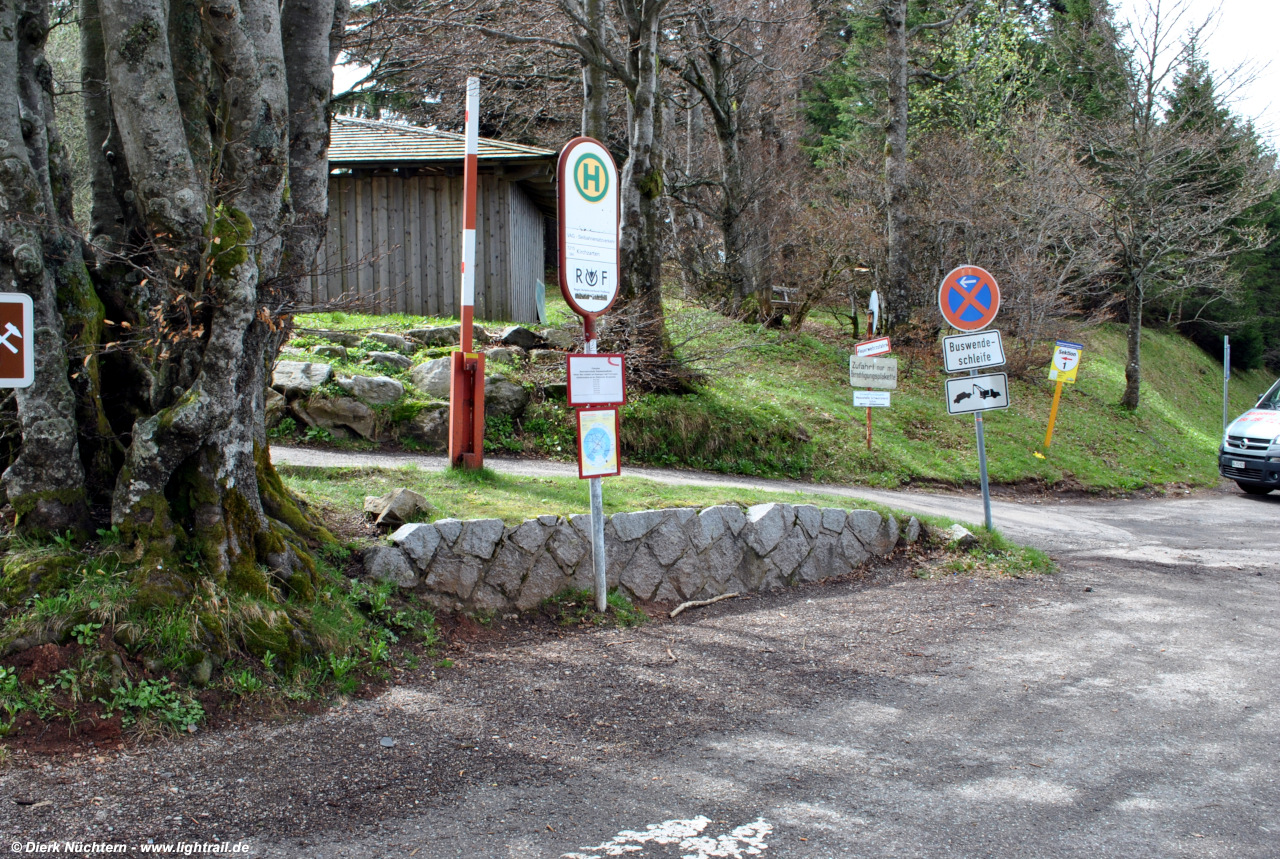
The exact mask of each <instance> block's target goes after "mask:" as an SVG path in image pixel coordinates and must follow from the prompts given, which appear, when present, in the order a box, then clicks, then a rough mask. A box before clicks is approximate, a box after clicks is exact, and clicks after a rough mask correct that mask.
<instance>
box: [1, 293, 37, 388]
mask: <svg viewBox="0 0 1280 859" xmlns="http://www.w3.org/2000/svg"><path fill="white" fill-rule="evenodd" d="M34 320H35V308H34V305H33V304H32V303H31V296H29V295H26V294H24V293H21V292H0V388H27V387H30V386H31V383H32V382H34V381H35V378H36V349H35V343H34V342H33V340H34V339H35V338H34V335H33V333H32V332H33V331H34V330H35V322H34Z"/></svg>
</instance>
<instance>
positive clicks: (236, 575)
mask: <svg viewBox="0 0 1280 859" xmlns="http://www.w3.org/2000/svg"><path fill="white" fill-rule="evenodd" d="M345 12H346V3H345V0H318V2H311V3H301V4H286V5H285V6H284V7H282V6H281V4H279V3H278V2H275V0H212V2H195V0H81V7H80V14H81V22H80V29H81V40H82V50H81V54H82V61H83V62H82V67H83V74H84V81H83V84H84V86H83V91H84V109H85V119H86V127H87V130H88V133H89V135H90V140H89V152H90V154H91V160H92V165H91V166H92V171H93V175H92V180H93V181H92V190H93V212H92V217H91V224H92V227H91V232H92V234H91V235H90V236H88V237H82V236H79V235H77V234H76V232H75V228H74V221H73V219H72V217H71V211H70V205H69V203H65V204H64V201H63V200H61V199H60V196H59V194H60V192H59V189H60V188H65V187H67V186H68V183H66V181H65V177H64V175H63V174H64V173H65V166H64V161H65V157H64V155H63V152H62V146H61V144H60V142H59V141H58V140H57V137H56V130H55V129H56V126H55V124H54V121H53V110H52V100H51V98H50V96H51V87H52V80H51V77H50V75H49V72H48V64H47V63H46V62H45V60H44V52H43V47H44V41H45V37H46V35H47V33H48V0H25V2H22V3H19V4H18V5H17V7H16V8H15V7H13V6H11V5H7V4H6V5H5V6H4V7H3V9H0V16H4V17H5V18H6V20H3V21H0V33H2V34H4V35H0V139H3V140H4V141H5V145H3V146H0V183H3V192H4V193H3V197H4V204H5V206H6V209H5V210H4V211H3V213H0V214H2V217H3V221H2V223H0V268H3V271H0V277H4V278H5V280H6V282H12V283H16V284H17V286H18V288H20V289H22V290H24V291H26V292H28V293H30V294H31V295H32V296H33V298H34V299H35V301H36V308H37V311H36V313H37V326H38V329H39V334H38V337H37V348H38V351H37V355H38V370H37V380H36V384H34V385H33V386H32V387H31V388H29V389H26V391H24V392H23V393H21V394H20V396H19V422H20V427H21V431H22V445H21V450H20V453H19V455H18V457H17V459H16V461H15V462H13V463H12V464H11V465H10V466H9V468H8V470H7V471H6V472H5V474H4V481H3V483H4V490H5V492H6V494H7V495H8V499H9V502H10V503H11V504H12V505H13V508H14V510H15V511H16V513H17V514H18V527H19V529H21V530H24V531H62V530H65V529H72V530H83V529H84V528H85V527H86V526H87V525H88V521H89V520H88V513H89V511H90V510H91V509H92V508H95V507H101V508H104V509H105V508H106V507H108V506H109V509H110V520H111V523H112V524H114V525H115V526H117V527H118V528H119V529H120V531H121V533H122V534H123V535H124V536H125V537H126V538H127V539H128V540H129V541H130V542H131V543H132V544H133V545H134V547H135V550H136V552H137V555H138V557H139V558H141V559H144V560H145V563H143V564H142V565H141V570H142V572H141V573H140V575H141V576H142V579H143V581H142V584H143V585H144V593H145V594H146V595H148V596H149V597H151V598H155V599H158V600H166V599H172V598H181V596H182V595H183V593H184V592H185V591H187V590H189V589H190V588H191V587H192V586H193V585H194V582H193V581H192V578H193V577H195V576H212V577H213V578H214V579H216V580H217V581H219V582H221V583H229V584H232V585H234V586H237V587H240V588H241V589H245V590H250V591H257V590H263V591H265V589H266V586H267V584H268V576H269V575H274V577H275V578H276V579H277V581H278V583H279V584H281V585H283V586H286V588H287V589H289V590H292V591H294V592H302V593H304V594H305V593H307V592H308V591H309V588H310V572H309V570H310V564H309V562H308V561H307V560H306V557H305V546H306V545H307V543H308V542H310V541H311V540H314V539H315V538H316V537H318V536H321V532H320V531H319V530H318V529H317V528H316V527H315V526H314V525H312V524H311V523H310V522H309V521H308V520H307V519H306V517H304V516H302V515H300V514H299V512H298V510H297V507H296V505H295V504H294V502H293V501H292V500H290V499H289V497H288V495H287V493H285V492H284V491H283V488H282V487H281V486H280V485H279V480H278V478H276V477H275V473H274V469H273V468H272V466H271V463H270V459H269V456H268V454H267V447H266V439H265V435H264V433H265V429H264V421H263V411H264V402H263V393H264V389H265V386H266V381H267V373H268V368H269V366H270V363H271V361H272V360H273V359H274V355H275V350H276V348H277V347H278V344H279V338H280V335H281V332H282V330H283V329H284V327H285V326H286V325H287V323H288V319H289V314H290V313H291V312H293V310H294V309H295V308H296V307H297V306H298V296H297V294H296V293H297V290H298V288H299V285H300V284H301V282H302V278H303V275H304V274H305V272H306V270H307V269H308V267H309V266H310V265H311V263H312V260H313V259H314V257H315V253H316V249H317V247H318V244H319V241H320V239H321V236H322V235H323V229H324V223H325V218H326V215H327V206H328V201H327V182H328V169H327V162H326V153H325V149H326V145H327V137H328V117H327V110H328V100H329V95H330V91H331V84H332V73H331V68H332V64H333V61H334V59H335V56H336V51H337V37H338V36H339V35H340V33H341V27H342V22H343V20H344V18H345ZM9 34H14V35H15V37H14V38H9ZM10 96H13V97H12V98H11V97H10ZM19 105H20V106H21V110H20V111H19ZM62 194H63V196H65V192H62ZM179 555H180V556H182V557H184V558H186V559H188V560H195V559H198V560H199V563H196V564H187V565H186V566H182V565H180V564H178V563H176V562H175V561H174V558H175V556H179ZM196 571H198V572H196Z"/></svg>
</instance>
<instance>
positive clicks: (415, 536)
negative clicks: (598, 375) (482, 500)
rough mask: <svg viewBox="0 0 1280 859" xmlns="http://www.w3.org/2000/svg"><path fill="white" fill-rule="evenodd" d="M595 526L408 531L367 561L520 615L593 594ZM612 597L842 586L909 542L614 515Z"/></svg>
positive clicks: (858, 530)
mask: <svg viewBox="0 0 1280 859" xmlns="http://www.w3.org/2000/svg"><path fill="white" fill-rule="evenodd" d="M590 527H591V518H590V517H589V516H586V515H577V516H571V517H569V518H568V519H562V518H559V517H557V516H539V517H538V518H537V519H528V520H526V521H525V522H523V523H522V524H520V525H518V526H516V527H514V528H509V527H507V526H506V525H505V524H503V522H502V520H501V519H472V520H467V521H462V520H459V519H441V520H439V521H437V522H434V523H431V524H411V525H405V526H403V527H401V528H400V529H399V530H397V531H396V532H395V533H394V534H392V535H391V545H379V546H374V547H372V548H370V549H368V550H366V551H365V553H364V565H365V571H366V575H368V576H369V577H371V578H375V579H378V580H382V581H393V582H395V583H396V584H397V585H399V586H400V587H403V588H414V589H417V590H418V591H419V592H420V593H422V594H423V595H424V596H425V597H426V598H427V599H428V600H429V601H430V602H432V603H434V604H435V605H437V606H439V607H441V608H445V609H452V610H461V611H472V610H494V611H528V610H530V609H533V608H536V607H537V606H538V604H539V603H541V602H542V601H543V600H545V599H546V598H547V597H550V596H554V595H556V594H558V593H561V592H563V591H565V590H567V589H569V588H586V589H590V588H591V587H592V581H593V575H594V573H593V571H592V564H591V537H590ZM604 533H605V552H606V554H607V557H608V572H609V586H610V587H611V588H612V587H619V588H621V590H622V591H623V592H624V593H626V594H627V595H628V596H630V597H631V598H633V599H641V600H657V601H671V602H677V601H682V600H690V599H706V598H708V597H714V596H719V595H720V594H724V593H732V592H734V591H739V592H742V591H759V590H767V589H770V588H778V587H783V586H786V585H794V584H797V583H800V582H812V581H817V580H818V579H824V578H828V577H831V576H839V575H843V574H845V573H847V572H849V571H850V570H852V569H854V568H855V567H858V566H861V565H862V564H865V563H867V562H868V561H870V560H872V559H873V558H881V557H884V556H886V555H888V554H889V553H890V552H892V551H893V548H894V546H896V545H897V543H898V541H899V539H902V540H905V541H906V542H914V541H915V540H916V539H917V538H918V537H919V535H920V523H919V522H917V521H916V519H915V518H914V517H913V518H912V519H910V520H909V521H908V522H907V523H906V526H905V527H903V528H901V529H900V527H899V523H898V521H897V520H896V519H895V518H894V517H893V516H889V517H888V518H885V517H882V516H881V515H880V514H879V513H877V512H875V511H873V510H854V511H852V512H847V511H845V510H841V509H839V508H834V507H824V508H818V507H814V506H812V505H795V506H793V505H790V504H759V505H757V506H755V507H751V508H749V509H748V510H745V511H744V510H742V509H741V508H739V507H734V506H728V505H721V506H717V507H708V508H706V509H705V510H701V511H699V510H695V509H692V508H676V509H671V510H646V511H643V512H640V513H615V514H614V515H613V516H611V517H609V520H608V522H607V523H606V525H605V531H604Z"/></svg>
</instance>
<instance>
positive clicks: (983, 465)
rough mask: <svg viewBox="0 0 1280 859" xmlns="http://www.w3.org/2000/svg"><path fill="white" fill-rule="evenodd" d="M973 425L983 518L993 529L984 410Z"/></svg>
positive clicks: (988, 527)
mask: <svg viewBox="0 0 1280 859" xmlns="http://www.w3.org/2000/svg"><path fill="white" fill-rule="evenodd" d="M969 375H970V376H976V375H978V371H977V370H970V371H969ZM973 425H974V427H976V428H977V430H978V474H979V477H980V479H981V481H982V518H983V522H984V524H985V525H986V526H987V530H988V531H990V530H991V487H990V485H989V484H988V483H987V437H986V434H985V433H983V431H982V412H975V413H974V415H973Z"/></svg>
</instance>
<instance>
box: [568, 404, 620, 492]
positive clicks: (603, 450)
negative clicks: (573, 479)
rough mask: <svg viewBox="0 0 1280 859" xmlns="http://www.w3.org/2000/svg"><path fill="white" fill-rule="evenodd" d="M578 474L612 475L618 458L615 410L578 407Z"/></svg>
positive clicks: (583, 475) (617, 471) (618, 465)
mask: <svg viewBox="0 0 1280 859" xmlns="http://www.w3.org/2000/svg"><path fill="white" fill-rule="evenodd" d="M576 414H577V415H578V477H580V478H582V479H583V480H586V479H588V478H592V477H613V476H616V475H618V474H621V473H622V466H621V464H620V463H619V461H618V410H617V409H578V411H577V412H576Z"/></svg>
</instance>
